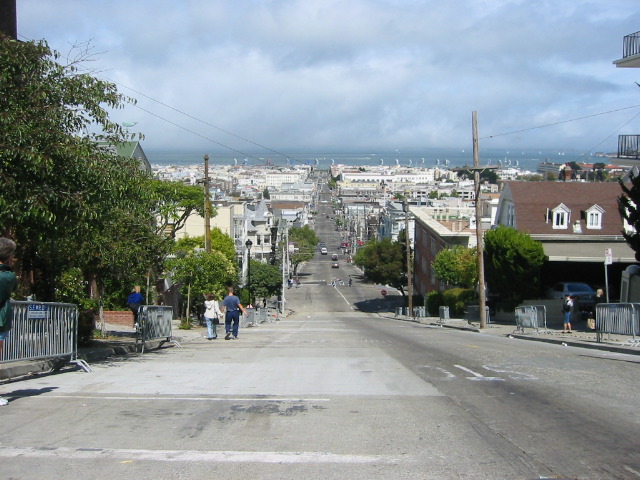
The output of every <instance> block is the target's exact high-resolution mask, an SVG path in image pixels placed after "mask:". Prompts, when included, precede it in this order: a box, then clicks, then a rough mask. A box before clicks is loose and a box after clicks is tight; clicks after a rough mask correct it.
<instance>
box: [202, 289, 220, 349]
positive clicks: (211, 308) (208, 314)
mask: <svg viewBox="0 0 640 480" xmlns="http://www.w3.org/2000/svg"><path fill="white" fill-rule="evenodd" d="M205 298H206V300H205V302H204V308H205V310H204V320H205V322H207V340H213V339H215V338H218V331H217V330H218V325H219V324H220V317H222V310H220V305H218V300H216V299H215V297H214V296H213V295H212V294H208V295H207V296H206V297H205Z"/></svg>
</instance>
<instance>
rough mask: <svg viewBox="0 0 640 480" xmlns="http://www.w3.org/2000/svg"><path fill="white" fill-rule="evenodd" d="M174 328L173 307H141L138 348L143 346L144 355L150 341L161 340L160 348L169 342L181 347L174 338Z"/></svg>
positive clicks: (137, 331)
mask: <svg viewBox="0 0 640 480" xmlns="http://www.w3.org/2000/svg"><path fill="white" fill-rule="evenodd" d="M172 328H173V307H167V306H162V305H143V306H141V307H140V310H139V313H138V326H137V328H136V347H137V345H138V343H140V344H141V345H142V353H144V350H145V347H146V343H147V342H148V341H150V340H160V344H159V345H158V347H161V346H162V345H164V344H165V343H167V342H171V343H173V344H174V345H175V346H176V347H180V346H181V345H180V344H179V343H178V342H177V341H176V340H174V338H173V334H172Z"/></svg>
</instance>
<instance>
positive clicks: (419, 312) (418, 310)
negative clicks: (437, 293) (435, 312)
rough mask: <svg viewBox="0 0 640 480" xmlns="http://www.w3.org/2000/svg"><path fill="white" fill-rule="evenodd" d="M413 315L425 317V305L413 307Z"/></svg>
mask: <svg viewBox="0 0 640 480" xmlns="http://www.w3.org/2000/svg"><path fill="white" fill-rule="evenodd" d="M413 316H414V317H416V318H425V317H426V316H427V315H426V309H425V307H413Z"/></svg>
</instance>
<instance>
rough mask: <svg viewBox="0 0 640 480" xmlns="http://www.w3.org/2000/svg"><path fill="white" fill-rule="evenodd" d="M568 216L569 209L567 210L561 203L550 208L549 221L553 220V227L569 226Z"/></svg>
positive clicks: (562, 227) (569, 213)
mask: <svg viewBox="0 0 640 480" xmlns="http://www.w3.org/2000/svg"><path fill="white" fill-rule="evenodd" d="M570 217H571V210H569V209H568V208H567V206H566V205H564V204H563V203H561V204H560V205H558V206H557V207H556V208H554V209H553V210H551V221H552V222H553V223H552V226H553V228H554V229H567V228H569V222H570V219H571V218H570Z"/></svg>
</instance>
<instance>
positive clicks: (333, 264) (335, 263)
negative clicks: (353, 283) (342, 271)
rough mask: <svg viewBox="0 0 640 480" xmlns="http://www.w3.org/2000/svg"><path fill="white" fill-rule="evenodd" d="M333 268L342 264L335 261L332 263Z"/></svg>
mask: <svg viewBox="0 0 640 480" xmlns="http://www.w3.org/2000/svg"><path fill="white" fill-rule="evenodd" d="M331 268H340V264H339V263H338V262H334V263H332V264H331Z"/></svg>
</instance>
